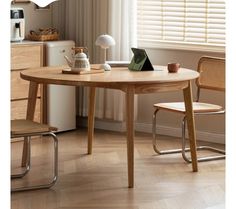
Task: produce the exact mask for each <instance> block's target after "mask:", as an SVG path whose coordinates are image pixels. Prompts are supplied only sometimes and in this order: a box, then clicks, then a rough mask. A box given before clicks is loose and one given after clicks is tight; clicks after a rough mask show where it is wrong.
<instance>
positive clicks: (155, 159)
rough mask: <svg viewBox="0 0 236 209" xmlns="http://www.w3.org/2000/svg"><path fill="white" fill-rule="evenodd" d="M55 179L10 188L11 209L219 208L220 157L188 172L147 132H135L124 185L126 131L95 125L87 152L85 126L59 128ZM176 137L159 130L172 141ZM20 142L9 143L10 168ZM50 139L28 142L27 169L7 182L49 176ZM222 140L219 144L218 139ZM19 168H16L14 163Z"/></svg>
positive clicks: (163, 141)
mask: <svg viewBox="0 0 236 209" xmlns="http://www.w3.org/2000/svg"><path fill="white" fill-rule="evenodd" d="M58 138H59V180H58V182H57V184H56V185H55V186H54V187H52V188H51V189H48V190H38V191H31V192H20V193H13V194H12V195H11V208H12V209H56V208H57V209H75V208H80V209H95V208H96V209H213V208H214V209H215V208H217V209H223V208H224V204H225V160H218V161H212V162H202V163H199V172H197V173H193V172H192V169H191V164H187V163H186V162H185V161H184V160H183V159H182V157H181V155H180V154H173V155H168V156H167V155H165V156H164V155H163V156H158V155H156V153H155V152H154V151H153V149H152V145H151V140H152V139H151V134H144V133H136V138H135V153H134V156H135V177H134V180H135V185H134V188H133V189H129V188H128V187H127V178H128V177H127V163H126V137H125V135H124V134H121V133H115V132H108V131H101V130H96V131H95V140H94V145H93V146H94V147H93V154H92V155H87V154H86V152H87V132H86V130H85V129H81V130H77V131H71V132H66V133H60V134H58ZM179 144H180V139H177V138H173V137H167V136H160V145H161V146H163V147H169V148H171V147H173V145H174V146H178V145H179ZM20 146H22V145H21V144H20V143H12V172H13V171H16V168H17V166H18V164H19V162H20V157H21V152H18V151H17V150H18V149H19V148H20ZM51 146H52V144H51V142H50V141H48V140H45V138H44V139H40V140H33V142H32V170H31V171H30V173H29V174H28V175H27V177H25V178H24V179H23V180H21V181H18V180H17V181H14V182H13V184H12V186H18V185H21V184H22V183H23V184H29V182H31V183H32V182H33V183H37V182H42V181H45V180H47V178H48V177H49V176H50V174H51V173H50V172H52V169H51V160H50V158H51V153H50V148H51ZM219 146H221V145H219ZM18 169H19V168H18Z"/></svg>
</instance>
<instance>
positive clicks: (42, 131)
mask: <svg viewBox="0 0 236 209" xmlns="http://www.w3.org/2000/svg"><path fill="white" fill-rule="evenodd" d="M56 130H57V128H55V127H51V126H48V125H46V124H41V123H37V122H34V121H31V120H24V119H22V120H11V138H19V137H23V138H24V143H27V145H28V146H27V150H26V155H27V162H26V165H25V166H24V171H23V172H21V173H17V174H11V178H12V179H15V178H22V177H24V176H25V175H26V174H27V173H28V172H29V171H30V167H31V148H30V147H31V145H30V141H31V137H32V136H44V135H47V136H50V137H45V138H46V139H52V140H53V144H54V146H53V158H54V160H53V176H52V178H51V179H50V181H49V182H48V183H43V184H38V185H26V186H22V187H18V188H11V191H12V192H19V191H29V190H35V189H48V188H50V187H51V186H53V185H54V184H55V183H56V181H57V178H58V139H57V136H56V135H55V134H54V133H53V131H56Z"/></svg>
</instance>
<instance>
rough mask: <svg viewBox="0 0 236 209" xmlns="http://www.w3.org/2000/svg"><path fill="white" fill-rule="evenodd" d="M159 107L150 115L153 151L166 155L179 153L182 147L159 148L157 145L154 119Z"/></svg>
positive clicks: (155, 119)
mask: <svg viewBox="0 0 236 209" xmlns="http://www.w3.org/2000/svg"><path fill="white" fill-rule="evenodd" d="M158 111H159V109H158V108H157V109H156V110H155V112H154V114H153V117H152V124H153V125H152V136H153V137H152V144H153V149H154V151H155V152H156V153H157V154H159V155H166V154H176V153H181V152H182V149H170V150H160V149H159V148H158V145H157V134H156V121H157V117H156V116H157V112H158Z"/></svg>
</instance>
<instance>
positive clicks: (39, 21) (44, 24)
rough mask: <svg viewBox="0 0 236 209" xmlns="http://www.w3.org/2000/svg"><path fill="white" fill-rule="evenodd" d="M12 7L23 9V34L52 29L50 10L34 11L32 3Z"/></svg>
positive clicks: (16, 4) (17, 4)
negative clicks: (41, 29) (40, 29)
mask: <svg viewBox="0 0 236 209" xmlns="http://www.w3.org/2000/svg"><path fill="white" fill-rule="evenodd" d="M12 7H20V8H23V9H24V15H25V34H26V35H27V34H29V31H30V30H35V31H37V30H38V29H39V28H48V27H52V10H51V9H49V10H36V9H35V4H34V3H15V4H13V5H12Z"/></svg>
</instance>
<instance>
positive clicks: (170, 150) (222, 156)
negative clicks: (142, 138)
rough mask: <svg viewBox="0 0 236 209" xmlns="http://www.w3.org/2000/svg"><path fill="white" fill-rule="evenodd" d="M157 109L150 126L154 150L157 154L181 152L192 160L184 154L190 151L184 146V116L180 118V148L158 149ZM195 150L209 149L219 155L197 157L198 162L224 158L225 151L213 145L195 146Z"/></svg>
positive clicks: (189, 161)
mask: <svg viewBox="0 0 236 209" xmlns="http://www.w3.org/2000/svg"><path fill="white" fill-rule="evenodd" d="M158 111H159V109H158V108H157V109H156V110H155V111H154V114H153V126H152V135H153V140H152V143H153V149H154V151H155V152H156V153H157V154H159V155H165V154H176V153H182V157H183V159H184V160H185V161H186V162H188V163H191V162H192V160H191V159H189V158H188V157H187V156H186V152H189V151H190V148H188V147H186V137H185V131H186V122H187V121H186V116H184V118H183V120H182V148H181V149H169V150H160V149H159V148H158V145H157V134H156V121H157V113H158ZM197 150H198V151H199V150H209V151H213V152H216V153H219V154H221V155H215V156H209V157H201V158H198V162H204V161H210V160H220V159H225V151H224V150H221V149H217V148H214V147H210V146H197Z"/></svg>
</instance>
